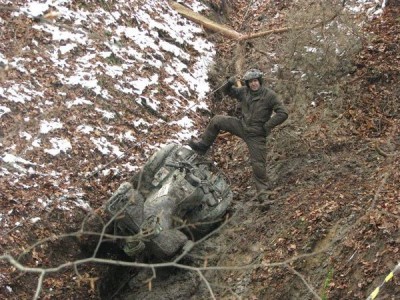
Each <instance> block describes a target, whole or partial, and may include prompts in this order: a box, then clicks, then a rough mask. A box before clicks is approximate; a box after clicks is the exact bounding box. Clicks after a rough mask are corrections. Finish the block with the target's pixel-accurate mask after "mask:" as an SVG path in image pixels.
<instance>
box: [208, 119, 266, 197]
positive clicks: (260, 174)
mask: <svg viewBox="0 0 400 300" xmlns="http://www.w3.org/2000/svg"><path fill="white" fill-rule="evenodd" d="M220 131H227V132H230V133H231V134H233V135H236V136H238V137H240V138H241V139H242V140H243V141H244V142H245V143H246V145H247V148H248V149H249V154H250V164H251V167H252V169H253V178H254V181H255V185H256V188H257V192H258V194H262V193H263V192H264V191H266V190H268V189H269V185H268V184H267V181H268V177H267V170H266V154H267V146H266V136H264V135H257V136H253V135H251V134H249V133H248V132H246V128H245V126H244V124H243V122H242V121H241V120H239V119H238V118H235V117H229V116H220V115H217V116H215V117H213V118H212V119H211V121H210V123H209V124H208V126H207V128H206V130H205V132H204V134H203V136H202V138H201V139H202V142H203V143H204V144H206V145H207V146H211V145H212V144H213V143H214V141H215V139H216V138H217V136H218V133H219V132H220Z"/></svg>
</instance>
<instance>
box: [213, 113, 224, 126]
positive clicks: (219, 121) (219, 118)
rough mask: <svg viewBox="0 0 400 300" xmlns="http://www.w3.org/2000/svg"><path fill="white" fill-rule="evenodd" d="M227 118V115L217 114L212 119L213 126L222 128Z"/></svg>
mask: <svg viewBox="0 0 400 300" xmlns="http://www.w3.org/2000/svg"><path fill="white" fill-rule="evenodd" d="M225 120H226V116H222V115H216V116H214V117H213V118H212V119H211V121H210V125H211V126H213V127H214V128H220V127H221V124H223V122H224V121H225Z"/></svg>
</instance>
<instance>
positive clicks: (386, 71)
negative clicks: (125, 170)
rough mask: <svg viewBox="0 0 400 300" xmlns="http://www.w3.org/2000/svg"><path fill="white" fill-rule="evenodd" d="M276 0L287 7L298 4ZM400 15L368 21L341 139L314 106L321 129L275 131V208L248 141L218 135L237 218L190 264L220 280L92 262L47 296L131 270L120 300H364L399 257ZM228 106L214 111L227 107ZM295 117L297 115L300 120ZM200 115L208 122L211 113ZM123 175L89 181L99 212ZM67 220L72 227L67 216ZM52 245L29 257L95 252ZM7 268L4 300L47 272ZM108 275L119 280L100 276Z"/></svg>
mask: <svg viewBox="0 0 400 300" xmlns="http://www.w3.org/2000/svg"><path fill="white" fill-rule="evenodd" d="M213 2H217V3H216V4H215V5H217V6H218V4H220V3H219V2H218V1H213ZM244 2H246V3H247V1H243V3H241V2H240V1H238V3H237V7H236V8H235V7H231V8H230V10H228V11H224V14H228V15H226V16H225V15H223V14H222V13H221V14H219V15H218V16H219V18H220V19H221V21H223V20H227V19H229V18H231V19H232V20H233V21H232V24H233V25H235V24H236V25H240V22H239V21H240V19H238V15H236V14H235V12H237V11H241V12H242V13H243V11H245V8H246V7H247V6H246V5H245V3H244ZM278 2H279V5H276V6H277V7H276V8H275V9H277V10H278V9H283V8H284V7H285V6H286V5H288V3H287V2H289V1H277V3H278ZM218 7H219V6H218ZM229 14H232V15H229ZM399 15H400V7H399V6H396V5H393V6H389V7H387V8H386V9H385V11H384V13H383V15H382V16H380V17H379V18H375V19H374V20H372V21H370V23H369V24H368V25H367V26H366V27H365V30H366V31H368V32H370V33H373V38H372V39H371V40H370V41H368V42H366V43H365V45H363V50H362V51H361V53H360V54H359V55H358V57H357V61H356V64H355V65H356V66H357V69H356V70H355V72H354V73H353V74H351V75H350V76H348V77H346V78H343V79H342V80H341V82H340V88H342V89H343V90H344V91H349V95H351V96H352V95H354V94H357V95H359V97H358V98H357V101H353V100H354V99H353V98H349V99H343V103H344V104H343V112H341V114H340V118H332V119H331V120H330V122H332V124H333V123H335V126H336V127H340V128H341V130H340V134H338V132H337V131H335V133H332V132H331V131H330V129H329V125H330V124H326V119H323V121H321V120H322V119H319V118H318V117H319V116H321V115H322V114H323V112H324V109H325V107H324V106H323V105H321V106H319V107H317V108H316V109H315V110H313V112H310V118H309V120H310V121H309V122H310V124H309V125H312V126H313V127H312V128H313V130H310V131H307V132H306V133H305V135H304V136H303V137H302V138H301V139H295V138H293V139H289V138H288V136H290V133H291V131H292V128H291V126H292V125H287V126H285V125H283V126H281V127H280V128H279V129H277V130H276V132H274V136H273V137H272V138H271V140H270V142H269V144H270V150H269V153H268V157H269V159H270V163H269V165H268V175H269V177H270V179H271V182H272V185H273V188H272V192H271V195H270V200H271V202H272V204H271V206H270V208H269V209H266V208H265V207H264V206H262V205H259V204H258V203H257V202H256V201H254V199H255V197H254V191H253V185H252V182H251V170H250V167H249V164H248V162H247V150H246V147H245V145H244V144H243V142H242V141H241V140H239V139H237V138H235V137H232V136H229V135H228V136H227V135H224V136H222V137H220V138H219V139H218V140H217V141H216V143H215V145H214V147H213V149H212V153H211V156H212V158H213V159H214V160H215V161H216V162H217V164H218V167H219V168H221V169H222V170H223V171H224V172H225V174H227V176H228V177H229V178H230V179H231V181H232V187H233V189H234V192H235V196H234V204H233V207H232V209H231V211H230V212H229V217H230V218H229V220H228V221H227V223H226V224H225V225H224V226H223V227H221V229H220V230H218V231H217V232H216V233H215V235H213V236H212V237H211V238H210V239H208V240H207V241H206V242H205V243H203V244H201V245H198V246H196V247H195V248H194V249H193V252H192V253H191V257H190V258H188V259H187V261H185V263H188V264H189V265H190V266H192V267H195V266H199V267H201V266H213V267H216V268H209V269H207V270H204V271H202V274H203V275H204V277H205V278H206V279H207V282H208V283H209V285H210V286H207V285H206V284H205V283H204V282H205V281H202V280H201V278H200V277H199V276H198V273H196V272H191V271H183V270H178V269H171V268H169V269H162V270H161V269H160V270H157V271H156V274H157V277H156V278H155V279H153V280H152V281H151V291H149V287H150V285H149V283H148V282H147V281H146V280H147V279H148V278H150V277H151V273H149V270H147V269H140V270H139V269H137V270H136V269H135V270H133V269H126V268H122V267H112V268H110V269H108V268H107V267H103V266H99V265H96V264H90V265H85V266H84V267H79V272H80V273H81V274H85V275H84V276H82V278H80V280H77V278H76V273H74V272H73V271H70V270H67V271H63V272H58V273H54V275H52V276H47V277H46V279H45V280H44V282H43V294H42V298H41V299H99V298H100V296H101V295H102V296H103V298H108V297H110V296H111V294H114V293H109V291H105V290H107V288H105V287H108V286H111V287H113V289H115V288H116V287H117V288H118V286H120V284H121V283H125V282H123V281H124V280H125V279H126V278H130V277H132V279H130V280H126V283H127V285H124V288H123V289H121V291H119V292H118V294H119V296H118V297H119V298H121V299H189V298H191V299H209V298H211V297H212V295H211V293H210V289H211V290H212V292H213V294H214V297H215V298H217V299H317V298H318V297H320V298H322V299H366V298H367V297H368V295H369V294H370V293H371V292H372V291H373V290H374V289H375V288H376V287H377V286H379V285H381V284H382V282H383V280H384V279H385V277H386V275H387V274H389V272H390V271H392V270H393V268H394V267H395V266H396V264H397V263H398V262H399V261H400V192H399V186H400V155H399V154H400V122H399V113H400V88H399V84H398V83H399V81H400V71H399V70H400V56H399V53H400V46H399V45H400V19H399ZM232 16H236V17H232ZM239 16H240V15H239ZM237 20H239V21H237ZM235 22H236V23H235ZM248 27H249V28H250V26H248ZM219 47H220V50H221V52H220V53H221V57H220V59H221V60H227V59H230V58H231V51H233V50H232V49H234V47H233V45H230V42H227V41H221V44H220V45H219ZM247 59H249V60H251V57H248V58H247ZM252 63H254V61H253V62H252ZM250 64H251V63H250ZM350 91H351V93H350ZM218 105H219V104H216V107H217V109H216V111H215V112H216V113H217V112H219V111H218V110H220V109H221V108H220V107H219V106H218ZM295 116H296V112H292V115H291V118H295ZM202 118H204V125H205V124H206V120H207V118H208V116H203V117H202ZM289 124H293V123H289ZM284 139H286V143H287V140H288V139H289V141H290V143H292V145H291V147H287V148H282V147H280V146H279V143H280V142H282V141H283V140H284ZM71 167H72V166H71ZM123 179H124V178H121V177H119V176H117V177H112V176H110V177H109V178H107V179H104V180H103V181H102V182H98V181H93V182H90V184H88V185H87V190H86V192H87V194H88V195H89V198H91V199H96V200H93V203H92V204H93V205H94V204H95V203H97V204H98V205H97V207H99V208H100V207H101V204H102V203H103V202H104V200H105V195H107V193H106V192H104V189H105V188H104V185H105V184H110V185H113V186H114V187H116V186H117V185H118V184H119V183H120V182H121V180H123ZM48 192H49V193H50V192H51V191H48ZM11 194H12V193H11V192H9V193H7V195H11ZM16 205H17V204H16ZM68 214H69V212H68V211H62V210H58V209H56V208H55V209H53V210H51V211H50V212H48V215H47V219H46V220H45V221H46V222H48V224H49V225H51V228H52V230H51V231H50V230H48V229H46V228H47V226H44V225H45V224H43V223H41V224H40V225H39V224H32V225H31V228H30V232H29V233H26V234H25V233H24V238H25V239H26V240H24V242H23V243H22V242H18V245H22V246H26V245H29V244H32V243H34V242H35V241H37V240H38V239H39V238H43V237H46V236H47V237H48V236H51V233H54V232H59V233H65V232H73V231H75V230H77V229H79V226H80V224H81V222H82V220H83V219H84V217H85V216H86V212H85V211H84V210H82V212H80V213H79V212H77V213H76V214H75V215H73V216H70V215H68ZM66 215H68V216H66ZM64 219H68V220H69V223H68V224H67V223H62V224H60V222H57V220H64ZM2 239H3V238H1V239H0V244H2V246H4V244H6V243H12V242H13V241H14V240H17V239H18V235H17V234H16V233H15V232H10V234H9V235H8V237H7V239H6V240H4V243H3V241H2ZM43 247H46V249H45V250H49V251H46V256H44V254H42V253H41V252H38V253H36V252H35V251H34V252H33V253H32V254H31V256H32V257H33V258H35V259H38V260H40V261H41V263H42V264H43V265H52V266H54V265H57V264H58V263H64V262H65V258H66V257H67V258H68V261H72V260H76V259H81V258H84V257H86V256H87V253H84V252H82V249H81V248H80V246H79V243H78V241H77V239H75V238H72V237H71V238H65V239H57V240H54V241H52V242H50V243H48V244H46V246H43ZM7 249H10V248H9V247H8V248H7ZM10 251H12V250H10ZM103 251H104V252H102V255H103V257H113V255H116V254H115V253H116V252H113V249H107V248H106V249H103ZM49 253H50V254H49ZM35 255H38V257H35ZM42 255H43V256H42ZM31 256H29V258H27V259H26V260H27V261H30V259H31V258H32V257H31ZM21 262H24V260H21ZM218 267H219V268H220V269H218ZM0 269H1V270H2V273H4V274H6V273H7V274H8V273H10V272H13V273H12V274H13V276H12V281H11V282H7V285H8V286H12V288H13V290H14V292H15V293H14V296H10V294H9V293H8V292H7V290H6V288H5V287H4V286H3V287H2V290H1V291H0V294H3V295H4V298H7V299H29V298H31V297H32V291H33V290H34V289H35V288H36V284H37V278H38V276H37V274H23V273H21V272H17V271H16V270H15V269H13V268H12V269H10V267H9V266H8V265H4V264H2V265H0ZM105 274H106V275H107V276H110V278H109V279H103V280H102V279H99V278H100V277H102V278H104V277H105ZM121 275H123V276H121ZM398 275H399V274H395V276H394V277H393V279H392V280H390V281H389V282H387V283H386V284H385V285H384V286H383V287H382V289H381V290H380V292H379V297H380V298H379V299H399V298H400V277H399V276H398ZM0 276H1V275H0ZM127 287H129V288H128V290H127ZM317 295H318V296H317ZM118 297H116V298H118Z"/></svg>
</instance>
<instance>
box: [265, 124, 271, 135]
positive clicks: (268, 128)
mask: <svg viewBox="0 0 400 300" xmlns="http://www.w3.org/2000/svg"><path fill="white" fill-rule="evenodd" d="M263 128H264V130H265V136H269V135H270V133H271V131H272V128H271V127H270V126H268V124H267V123H265V124H264V126H263Z"/></svg>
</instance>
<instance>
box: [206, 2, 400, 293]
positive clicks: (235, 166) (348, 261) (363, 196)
mask: <svg viewBox="0 0 400 300" xmlns="http://www.w3.org/2000/svg"><path fill="white" fill-rule="evenodd" d="M399 12H400V10H399V7H398V6H397V7H396V6H392V7H389V8H387V9H386V10H385V12H384V14H383V15H382V17H380V18H376V19H375V20H373V21H372V22H371V23H370V24H369V25H368V26H366V28H365V30H366V31H367V32H369V33H370V34H371V35H372V37H370V40H369V41H368V42H366V43H365V44H364V46H363V50H362V51H361V53H360V54H359V55H358V58H357V63H356V66H357V70H356V71H355V72H354V73H353V74H352V75H351V76H349V77H347V78H346V79H345V80H344V81H342V82H341V88H342V89H343V90H345V91H347V92H348V95H349V96H351V97H349V98H348V99H344V100H345V103H346V104H345V107H344V110H343V115H341V116H340V118H339V119H335V120H333V119H332V120H331V122H340V125H339V126H341V127H342V130H341V134H340V135H338V134H337V133H335V134H329V131H330V124H329V123H328V124H326V123H325V122H326V120H324V123H319V124H318V122H320V121H319V116H322V115H323V108H320V110H319V111H318V112H316V113H315V114H314V113H312V114H314V116H312V117H311V118H310V122H313V123H314V124H317V125H318V126H317V127H319V128H320V131H319V132H315V131H314V132H313V131H310V132H306V135H305V136H304V141H303V142H304V144H303V145H302V146H303V147H299V148H297V150H294V151H293V149H292V148H288V149H282V148H279V147H278V148H279V149H280V152H279V153H272V154H274V155H272V154H271V153H270V158H276V156H277V155H276V154H278V159H277V160H272V161H271V165H270V168H269V175H270V177H271V179H272V180H274V183H275V189H274V194H273V195H272V198H273V200H274V201H275V204H273V205H272V207H271V209H270V210H268V211H263V210H262V209H260V208H258V207H257V205H256V204H255V203H254V202H253V201H252V198H251V196H250V195H252V193H251V191H249V192H247V193H246V190H247V189H246V188H247V187H248V186H250V183H247V182H244V181H243V178H248V177H247V176H249V175H250V170H249V169H248V167H247V166H246V163H245V162H243V157H245V152H246V150H245V149H244V145H243V144H242V143H241V142H240V141H238V140H236V139H225V140H220V143H219V144H218V147H220V148H222V150H217V151H218V153H216V156H217V157H220V156H221V157H224V159H223V161H220V164H221V166H223V167H224V169H225V171H226V172H229V173H230V174H232V173H233V174H234V175H232V176H233V178H234V186H240V188H238V190H237V199H238V200H237V202H236V205H235V213H236V214H235V215H234V217H233V218H232V220H231V223H230V225H229V226H227V227H228V228H227V229H226V230H224V231H223V232H222V233H221V235H220V236H219V237H218V238H217V240H216V241H215V244H216V245H219V246H218V247H222V248H223V250H222V251H221V253H222V254H221V253H219V254H218V255H217V257H218V259H217V258H215V260H214V262H215V263H216V264H217V265H219V266H232V267H233V266H238V265H240V266H244V265H250V266H248V267H246V268H243V269H240V270H220V271H210V272H209V274H208V276H209V278H210V282H215V281H216V285H215V286H217V287H218V288H216V289H217V290H218V296H219V297H222V298H235V297H243V298H245V299H314V298H318V297H321V298H324V299H328V298H329V299H366V298H367V297H368V295H369V294H370V293H371V292H372V291H374V289H375V288H376V287H378V286H380V285H381V284H382V282H383V280H384V279H385V277H386V276H387V275H388V274H389V273H390V272H391V271H392V270H394V268H395V267H396V265H397V264H398V262H399V259H400V253H399V249H400V236H399V228H400V217H399V216H400V215H399V212H400V194H399V186H400V172H399V166H400V158H399V150H400V148H399V147H400V144H399V142H400V140H399V134H400V126H399V125H400V124H399V119H398V116H399V112H400V102H399V100H400V94H399V87H398V81H399V79H400V73H399V70H400V57H399V50H400V48H399V32H400V31H399V29H400V22H399V19H398V16H399ZM354 96H356V98H354ZM293 113H294V112H293ZM294 114H295V113H294ZM311 120H312V121H311ZM332 124H333V123H332ZM289 133H290V130H289V129H285V128H284V126H283V128H282V129H280V131H279V132H276V133H275V134H276V135H277V138H276V140H277V141H274V142H271V147H275V146H276V145H275V143H276V142H279V140H280V139H279V137H280V136H281V135H286V136H288V134H289ZM281 141H282V140H281ZM226 144H228V146H227V145H226ZM304 149H306V150H304ZM274 151H275V150H274V149H272V150H271V152H274ZM226 154H228V156H230V158H231V160H228V161H227V160H226V159H225V157H226ZM243 170H245V171H243ZM216 247H217V246H216ZM379 296H381V297H382V299H398V298H399V297H400V288H399V277H398V274H397V277H396V276H394V279H393V280H391V281H389V282H388V283H386V284H385V285H384V287H382V289H381V291H380V292H379ZM217 298H218V297H217Z"/></svg>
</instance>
